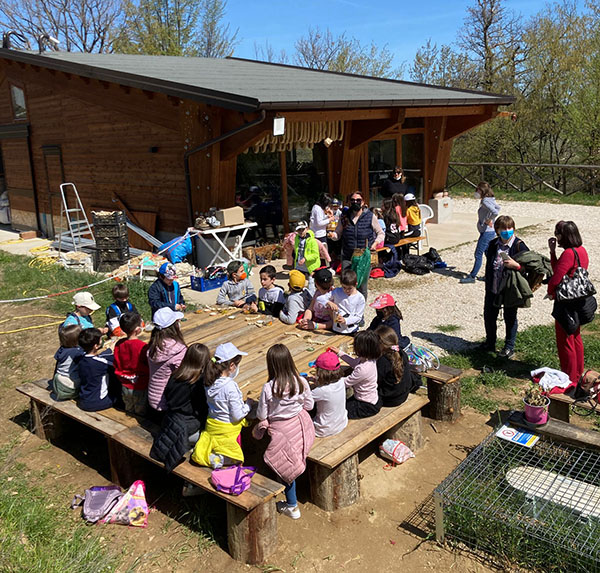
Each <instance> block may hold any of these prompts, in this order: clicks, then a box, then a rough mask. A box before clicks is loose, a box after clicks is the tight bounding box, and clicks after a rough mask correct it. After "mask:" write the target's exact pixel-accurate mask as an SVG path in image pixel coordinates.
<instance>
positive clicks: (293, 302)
mask: <svg viewBox="0 0 600 573" xmlns="http://www.w3.org/2000/svg"><path fill="white" fill-rule="evenodd" d="M305 283H306V277H305V276H304V273H302V272H300V271H297V270H293V271H290V279H289V283H288V284H289V287H290V294H289V295H288V297H287V299H286V301H285V304H284V305H283V309H282V310H281V312H280V313H279V320H281V322H283V323H285V324H296V320H297V319H298V316H301V315H303V314H304V311H305V310H306V309H307V308H308V306H309V305H310V301H311V299H312V295H311V294H310V293H309V292H308V290H306V289H305V288H304V285H305Z"/></svg>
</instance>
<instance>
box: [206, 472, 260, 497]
mask: <svg viewBox="0 0 600 573" xmlns="http://www.w3.org/2000/svg"><path fill="white" fill-rule="evenodd" d="M255 473H256V468H253V467H250V466H229V467H226V468H219V469H216V470H213V471H212V473H211V474H210V481H212V483H213V485H214V486H215V487H216V488H217V491H220V492H223V493H229V494H231V495H240V494H241V493H242V492H244V491H246V490H247V489H248V488H249V487H250V484H251V483H252V476H253V475H254V474H255Z"/></svg>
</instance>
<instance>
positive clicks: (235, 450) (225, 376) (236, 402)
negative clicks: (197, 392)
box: [192, 342, 250, 468]
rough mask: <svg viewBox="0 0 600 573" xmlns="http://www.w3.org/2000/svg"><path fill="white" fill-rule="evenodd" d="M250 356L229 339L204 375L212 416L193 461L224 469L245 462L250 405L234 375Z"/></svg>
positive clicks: (196, 447)
mask: <svg viewBox="0 0 600 573" xmlns="http://www.w3.org/2000/svg"><path fill="white" fill-rule="evenodd" d="M247 355H248V353H247V352H242V351H241V350H238V349H237V348H236V347H235V345H234V344H232V343H231V342H226V343H225V344H219V346H217V349H216V350H215V356H214V358H213V359H212V361H211V362H209V364H208V367H207V369H206V374H205V376H204V387H205V391H206V401H207V403H208V418H207V419H206V426H205V428H204V431H203V432H202V433H201V434H200V439H199V440H198V442H197V443H196V446H195V448H194V452H193V454H192V460H194V461H195V462H196V463H197V464H199V465H201V466H209V467H212V468H220V467H222V466H224V465H232V464H238V463H242V462H243V461H244V453H243V452H242V447H241V439H240V432H241V431H242V427H243V426H245V425H246V423H245V422H246V421H245V417H246V415H247V414H248V412H249V411H250V406H248V405H247V404H245V403H244V399H243V397H242V391H241V390H240V388H239V386H238V385H237V384H236V382H235V380H234V378H235V377H236V376H237V375H238V373H239V371H240V362H241V361H242V357H243V356H247Z"/></svg>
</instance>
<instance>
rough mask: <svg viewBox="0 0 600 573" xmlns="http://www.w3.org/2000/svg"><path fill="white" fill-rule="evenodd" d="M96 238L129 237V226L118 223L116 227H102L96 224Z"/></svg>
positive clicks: (112, 225)
mask: <svg viewBox="0 0 600 573" xmlns="http://www.w3.org/2000/svg"><path fill="white" fill-rule="evenodd" d="M94 236H95V237H96V239H98V238H107V237H127V224H126V223H118V224H116V225H114V224H111V225H102V224H97V223H94Z"/></svg>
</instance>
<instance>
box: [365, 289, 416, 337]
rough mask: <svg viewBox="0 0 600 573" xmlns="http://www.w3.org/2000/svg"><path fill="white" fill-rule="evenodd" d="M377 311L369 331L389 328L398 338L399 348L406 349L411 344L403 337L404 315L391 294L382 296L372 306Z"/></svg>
mask: <svg viewBox="0 0 600 573" xmlns="http://www.w3.org/2000/svg"><path fill="white" fill-rule="evenodd" d="M369 306H370V307H371V308H374V309H375V310H376V311H377V314H376V315H375V318H374V319H373V320H372V321H371V324H370V325H369V328H368V329H367V330H375V329H376V328H377V327H378V326H381V325H383V326H389V327H390V328H391V329H392V330H393V331H394V332H395V333H396V335H397V336H398V346H399V347H400V348H406V347H407V346H408V345H409V344H410V338H408V336H402V331H401V330H400V321H401V320H402V313H401V312H400V309H399V308H398V306H397V305H396V301H395V300H394V297H393V296H392V295H391V294H386V293H384V294H380V295H379V296H378V297H377V298H376V299H375V300H374V301H373V302H372V303H371V304H370V305H369Z"/></svg>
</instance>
